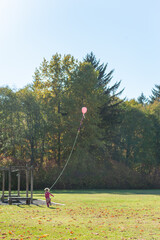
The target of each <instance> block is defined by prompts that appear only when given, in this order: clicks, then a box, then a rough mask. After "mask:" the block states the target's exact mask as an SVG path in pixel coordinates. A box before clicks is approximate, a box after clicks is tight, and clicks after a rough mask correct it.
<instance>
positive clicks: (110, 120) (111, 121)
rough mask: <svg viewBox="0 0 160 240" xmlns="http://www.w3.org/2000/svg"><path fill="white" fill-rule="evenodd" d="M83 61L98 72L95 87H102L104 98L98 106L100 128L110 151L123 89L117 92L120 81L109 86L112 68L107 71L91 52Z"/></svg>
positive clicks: (118, 119)
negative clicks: (100, 120) (100, 119)
mask: <svg viewBox="0 0 160 240" xmlns="http://www.w3.org/2000/svg"><path fill="white" fill-rule="evenodd" d="M84 61H85V62H89V63H91V64H92V66H93V67H94V68H95V70H96V71H97V73H98V82H97V88H98V87H101V88H102V89H103V92H102V94H103V96H104V99H103V104H102V105H101V106H100V115H101V118H102V122H101V128H102V129H104V130H105V136H104V139H105V141H106V145H107V146H108V149H110V150H109V151H111V146H112V141H113V139H114V140H115V139H116V126H117V124H119V121H120V118H119V116H120V112H121V107H120V104H121V103H122V102H123V100H120V99H119V96H120V95H121V93H122V92H123V89H122V90H121V91H119V92H117V91H118V88H119V87H120V83H121V81H119V82H116V83H115V84H113V85H112V86H109V84H110V82H111V80H112V78H113V73H114V70H111V71H110V72H109V73H107V72H106V71H107V66H108V64H104V63H103V64H101V63H100V60H97V59H96V57H95V55H94V54H93V53H92V52H91V53H90V54H87V55H86V57H85V58H84Z"/></svg>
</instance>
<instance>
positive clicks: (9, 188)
mask: <svg viewBox="0 0 160 240" xmlns="http://www.w3.org/2000/svg"><path fill="white" fill-rule="evenodd" d="M8 177H9V178H8V181H9V183H8V186H9V187H8V191H9V197H10V196H11V166H9V176H8Z"/></svg>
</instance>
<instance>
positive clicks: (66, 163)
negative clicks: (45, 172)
mask: <svg viewBox="0 0 160 240" xmlns="http://www.w3.org/2000/svg"><path fill="white" fill-rule="evenodd" d="M81 122H82V121H81ZM79 132H80V128H79V129H78V131H77V135H76V137H75V140H74V143H73V146H72V150H71V152H70V155H69V157H68V159H67V162H66V164H65V165H64V167H63V169H62V171H61V173H60V174H59V176H58V178H57V179H56V181H55V182H54V183H53V185H52V186H51V187H50V189H52V188H53V187H54V185H55V184H56V183H57V182H58V180H59V179H60V177H61V176H62V174H63V172H64V170H65V168H66V167H67V165H68V163H69V160H70V158H71V155H72V152H73V149H74V147H75V144H76V141H77V138H78V135H79Z"/></svg>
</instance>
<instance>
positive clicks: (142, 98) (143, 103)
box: [137, 93, 148, 106]
mask: <svg viewBox="0 0 160 240" xmlns="http://www.w3.org/2000/svg"><path fill="white" fill-rule="evenodd" d="M137 100H138V103H140V104H142V105H143V106H144V105H145V104H147V103H148V99H147V98H146V97H145V96H144V94H143V93H141V95H140V96H139V97H138V99H137Z"/></svg>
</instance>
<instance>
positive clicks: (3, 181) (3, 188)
mask: <svg viewBox="0 0 160 240" xmlns="http://www.w3.org/2000/svg"><path fill="white" fill-rule="evenodd" d="M4 191H5V171H4V170H3V175H2V197H1V200H2V202H4Z"/></svg>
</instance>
